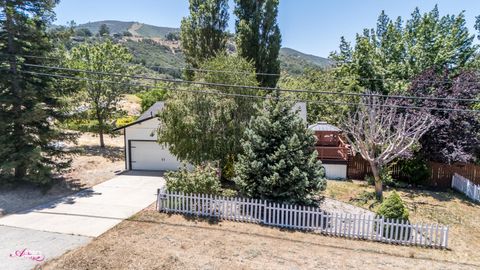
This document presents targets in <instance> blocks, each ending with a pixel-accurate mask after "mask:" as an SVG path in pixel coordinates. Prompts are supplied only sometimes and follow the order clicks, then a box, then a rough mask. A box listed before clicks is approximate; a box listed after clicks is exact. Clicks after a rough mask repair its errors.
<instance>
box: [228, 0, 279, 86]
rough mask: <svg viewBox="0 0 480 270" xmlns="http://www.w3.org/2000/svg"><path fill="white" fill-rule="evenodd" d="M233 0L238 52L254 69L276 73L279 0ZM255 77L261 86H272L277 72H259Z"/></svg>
mask: <svg viewBox="0 0 480 270" xmlns="http://www.w3.org/2000/svg"><path fill="white" fill-rule="evenodd" d="M235 3H236V6H235V15H236V16H237V21H236V23H235V29H236V35H237V36H236V43H237V50H238V54H239V55H241V56H242V57H244V58H245V59H247V60H251V61H253V62H254V63H255V70H256V72H257V73H273V74H278V73H280V62H279V60H278V55H279V52H280V47H281V41H282V37H281V35H280V28H279V27H278V23H277V15H278V3H279V0H235ZM257 80H258V82H259V83H260V85H261V86H268V87H275V86H276V84H277V81H278V76H269V75H262V74H259V75H258V76H257Z"/></svg>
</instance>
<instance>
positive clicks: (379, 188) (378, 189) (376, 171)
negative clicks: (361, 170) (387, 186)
mask: <svg viewBox="0 0 480 270" xmlns="http://www.w3.org/2000/svg"><path fill="white" fill-rule="evenodd" d="M370 167H371V169H372V173H373V178H374V179H375V195H376V197H377V200H379V201H382V200H383V183H382V179H381V178H380V168H379V167H378V166H377V164H375V163H374V162H370Z"/></svg>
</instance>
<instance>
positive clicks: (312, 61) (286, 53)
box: [279, 48, 333, 74]
mask: <svg viewBox="0 0 480 270" xmlns="http://www.w3.org/2000/svg"><path fill="white" fill-rule="evenodd" d="M279 59H280V65H281V69H282V70H285V71H287V73H290V74H301V73H302V72H303V71H304V70H305V68H329V67H331V66H332V64H333V63H332V61H331V60H330V59H328V58H323V57H320V56H316V55H312V54H305V53H302V52H299V51H296V50H294V49H291V48H281V49H280V56H279Z"/></svg>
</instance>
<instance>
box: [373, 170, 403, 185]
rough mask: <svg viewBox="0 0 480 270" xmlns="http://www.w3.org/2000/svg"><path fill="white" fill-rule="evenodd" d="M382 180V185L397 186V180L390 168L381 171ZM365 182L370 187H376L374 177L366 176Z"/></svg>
mask: <svg viewBox="0 0 480 270" xmlns="http://www.w3.org/2000/svg"><path fill="white" fill-rule="evenodd" d="M380 178H381V179H382V183H383V185H384V186H395V181H396V180H395V179H394V178H393V176H392V171H391V170H390V169H389V168H383V169H381V170H380ZM365 181H367V183H368V184H369V185H372V186H373V185H375V178H374V177H373V175H366V176H365Z"/></svg>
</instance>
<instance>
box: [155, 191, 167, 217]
mask: <svg viewBox="0 0 480 270" xmlns="http://www.w3.org/2000/svg"><path fill="white" fill-rule="evenodd" d="M166 200H167V194H166V192H165V190H164V189H161V188H159V189H157V211H159V212H161V211H162V210H163V209H164V208H165V205H164V204H165V201H166Z"/></svg>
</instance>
